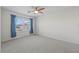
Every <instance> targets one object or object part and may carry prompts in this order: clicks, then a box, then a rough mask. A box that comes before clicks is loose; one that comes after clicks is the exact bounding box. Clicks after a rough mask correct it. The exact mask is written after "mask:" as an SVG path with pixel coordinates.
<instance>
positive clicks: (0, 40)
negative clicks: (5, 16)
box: [0, 6, 1, 52]
mask: <svg viewBox="0 0 79 59" xmlns="http://www.w3.org/2000/svg"><path fill="white" fill-rule="evenodd" d="M0 52H1V6H0Z"/></svg>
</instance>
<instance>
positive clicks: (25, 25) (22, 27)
mask: <svg viewBox="0 0 79 59" xmlns="http://www.w3.org/2000/svg"><path fill="white" fill-rule="evenodd" d="M21 31H30V20H29V19H26V18H24V17H16V32H21Z"/></svg>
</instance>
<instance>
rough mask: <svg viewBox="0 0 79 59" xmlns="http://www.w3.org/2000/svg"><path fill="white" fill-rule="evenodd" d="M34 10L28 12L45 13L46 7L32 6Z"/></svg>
mask: <svg viewBox="0 0 79 59" xmlns="http://www.w3.org/2000/svg"><path fill="white" fill-rule="evenodd" d="M32 9H33V10H32V11H28V13H32V12H33V13H34V14H38V13H43V10H44V9H45V8H42V7H32Z"/></svg>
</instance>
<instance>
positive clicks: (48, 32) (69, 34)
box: [37, 7, 79, 44]
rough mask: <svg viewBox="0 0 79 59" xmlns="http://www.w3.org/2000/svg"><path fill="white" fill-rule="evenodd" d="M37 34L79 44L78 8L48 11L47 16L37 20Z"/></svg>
mask: <svg viewBox="0 0 79 59" xmlns="http://www.w3.org/2000/svg"><path fill="white" fill-rule="evenodd" d="M51 8H52V7H51ZM37 32H38V34H39V35H42V36H46V37H49V38H54V39H57V40H63V41H67V42H72V43H76V44H79V7H68V8H66V9H62V10H57V11H56V12H52V11H51V12H49V11H48V15H44V16H40V17H39V18H38V21H37Z"/></svg>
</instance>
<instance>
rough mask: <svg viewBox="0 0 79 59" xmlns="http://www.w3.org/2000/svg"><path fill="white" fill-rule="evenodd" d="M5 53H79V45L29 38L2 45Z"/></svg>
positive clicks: (43, 38)
mask: <svg viewBox="0 0 79 59" xmlns="http://www.w3.org/2000/svg"><path fill="white" fill-rule="evenodd" d="M1 52H4V53H69V52H71V53H72V52H77V53H78V52H79V45H77V44H73V43H68V42H65V41H60V40H56V39H49V38H46V37H42V36H37V35H35V36H34V35H33V36H28V37H23V38H20V39H16V40H10V41H7V42H5V43H2V47H1Z"/></svg>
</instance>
